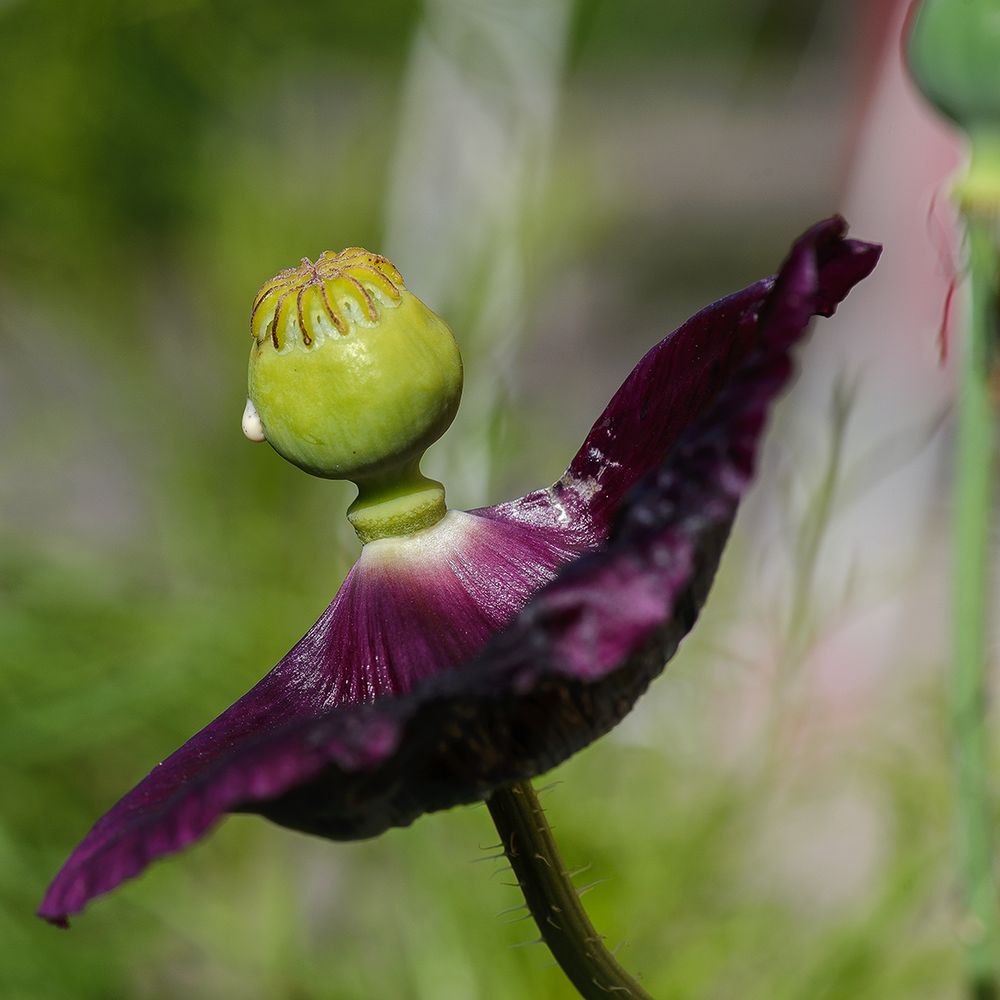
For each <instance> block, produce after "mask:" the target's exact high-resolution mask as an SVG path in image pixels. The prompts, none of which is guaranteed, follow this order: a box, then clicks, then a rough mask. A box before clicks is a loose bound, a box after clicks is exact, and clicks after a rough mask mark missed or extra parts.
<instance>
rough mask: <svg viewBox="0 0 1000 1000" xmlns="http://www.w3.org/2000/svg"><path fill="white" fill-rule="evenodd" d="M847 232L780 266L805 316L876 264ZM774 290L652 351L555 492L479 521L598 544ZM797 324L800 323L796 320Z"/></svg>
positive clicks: (758, 287)
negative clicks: (798, 284)
mask: <svg viewBox="0 0 1000 1000" xmlns="http://www.w3.org/2000/svg"><path fill="white" fill-rule="evenodd" d="M846 230H847V224H846V223H845V222H844V220H843V219H842V218H840V217H839V216H837V217H834V218H832V219H827V220H826V221H824V222H820V223H818V224H817V225H816V226H814V227H813V228H812V229H810V230H809V231H808V232H807V233H806V234H805V235H804V236H802V237H801V239H800V240H799V241H798V243H797V244H796V246H795V248H794V250H793V252H792V255H791V257H790V258H789V260H788V262H787V263H786V265H785V268H784V270H785V271H787V269H788V268H789V267H790V266H793V265H794V264H795V263H796V261H797V262H798V266H804V267H807V268H810V269H811V270H812V273H813V275H814V277H813V280H812V281H811V283H810V285H809V286H808V287H810V289H811V291H810V293H809V299H808V306H809V310H810V315H813V314H815V315H820V316H830V315H832V313H833V311H834V309H835V308H836V306H837V304H838V303H839V302H840V301H841V300H842V299H843V297H844V296H845V295H846V294H847V292H848V291H849V290H850V289H851V288H852V287H853V286H854V285H855V284H857V283H858V282H859V281H860V280H861V279H862V278H864V277H866V276H867V275H868V274H869V273H870V272H871V270H872V268H873V267H874V266H875V262H876V261H877V259H878V254H879V250H878V248H876V247H873V246H872V245H871V244H868V243H862V242H860V241H857V240H845V239H843V236H844V233H845V232H846ZM774 282H775V279H774V278H765V279H764V280H762V281H758V282H756V283H755V284H753V285H750V286H749V287H748V288H744V289H743V290H742V291H740V292H736V293H735V294H734V295H730V296H728V297H727V298H724V299H720V300H719V301H718V302H715V303H713V304H712V305H710V306H708V307H707V308H705V309H703V310H702V311H701V312H699V313H697V314H696V315H695V316H693V317H692V318H691V319H689V320H688V321H687V322H686V323H685V324H684V325H683V326H681V327H679V328H678V329H677V330H675V331H674V332H673V333H672V334H670V335H669V336H668V337H666V338H665V339H663V340H662V341H660V343H658V344H657V345H656V346H655V347H653V348H652V349H651V350H650V351H649V352H648V353H647V354H646V356H645V357H644V358H643V359H642V360H641V361H640V362H639V364H638V365H636V367H635V368H634V369H633V370H632V373H631V374H630V375H629V377H628V378H627V379H626V380H625V382H624V384H623V385H622V386H621V388H620V389H619V390H618V392H616V393H615V395H614V397H613V398H612V400H611V402H610V403H608V405H607V408H606V409H605V410H604V412H603V413H602V414H601V416H600V417H599V418H598V419H597V421H596V422H595V423H594V426H593V427H592V428H591V430H590V433H589V434H588V435H587V438H586V440H585V441H584V442H583V445H582V446H581V448H580V450H579V451H578V452H577V454H576V456H575V458H574V459H573V461H572V462H571V463H570V466H569V468H568V469H567V470H566V474H565V475H564V476H563V477H562V478H561V479H560V480H559V482H557V483H556V484H555V485H554V486H552V487H551V488H550V489H546V490H536V491H535V492H534V493H529V494H527V496H523V497H520V498H519V499H517V500H513V501H510V502H508V503H504V504H499V505H497V506H495V507H487V508H483V509H482V510H480V511H477V513H481V514H483V515H484V516H486V517H501V518H504V519H513V520H519V521H522V522H526V523H532V524H546V525H550V526H556V527H562V528H563V529H564V530H566V531H567V532H568V533H573V534H575V535H577V536H580V535H583V536H584V537H585V539H586V541H587V542H588V543H589V544H591V545H599V544H601V543H602V542H603V541H604V539H605V538H606V537H607V532H608V530H609V529H610V526H611V521H612V519H613V517H614V515H615V512H616V511H617V510H618V508H619V507H620V506H621V502H622V499H623V497H624V495H625V493H626V492H627V491H628V490H629V489H630V488H631V487H632V485H633V484H634V483H635V482H637V481H638V480H639V479H640V478H641V477H642V476H643V475H645V474H646V473H647V472H648V471H649V470H650V469H652V468H654V467H655V466H657V465H659V464H660V463H661V462H662V461H663V459H664V456H665V455H666V454H667V451H668V450H669V449H670V447H671V445H672V444H673V443H674V442H675V441H676V440H677V438H678V436H679V435H680V434H681V433H682V432H683V430H684V428H685V427H688V426H689V425H690V424H692V423H693V422H695V421H696V420H698V419H699V418H700V416H701V415H702V414H703V413H704V412H705V411H706V409H707V408H708V407H709V406H711V405H712V403H713V401H714V400H715V398H716V397H717V395H718V394H719V391H720V390H721V389H722V387H723V386H725V385H726V384H727V382H728V380H729V378H730V376H731V374H732V373H733V371H735V370H736V368H737V367H738V366H739V365H740V364H742V362H743V360H744V359H745V358H746V356H747V354H748V352H749V351H751V350H752V349H753V348H754V346H755V344H756V342H757V330H758V327H759V325H760V323H759V318H760V312H761V309H762V308H763V306H764V304H765V302H766V301H767V300H768V296H769V295H770V293H771V290H772V288H773V286H774ZM800 321H801V322H806V321H808V317H807V318H806V320H802V317H801V316H799V315H797V316H796V322H800Z"/></svg>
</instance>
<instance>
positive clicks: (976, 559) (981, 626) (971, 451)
mask: <svg viewBox="0 0 1000 1000" xmlns="http://www.w3.org/2000/svg"><path fill="white" fill-rule="evenodd" d="M995 226H996V222H995V221H992V220H983V219H982V218H974V217H969V218H968V219H967V232H968V241H969V254H970V267H971V287H972V305H971V312H970V321H969V335H968V339H967V341H966V344H965V350H964V356H963V360H962V372H961V382H960V389H959V396H958V431H957V433H958V441H957V456H956V468H955V504H954V507H955V513H954V518H955V520H954V546H955V551H954V574H955V575H954V607H953V628H954V633H953V644H954V645H953V654H954V673H953V677H952V684H953V687H952V725H953V734H954V735H953V739H954V753H955V772H956V785H957V787H956V797H957V813H958V817H957V818H958V864H959V869H960V876H961V880H962V891H963V902H964V907H965V914H964V917H965V919H964V920H963V928H962V930H963V933H962V940H963V943H964V946H965V958H966V969H967V975H968V981H969V995H970V996H971V997H974V998H976V1000H986V998H993V997H997V996H998V982H1000V975H998V971H1000V970H998V955H1000V948H998V944H1000V914H998V905H997V892H996V882H995V878H994V874H993V824H994V819H995V816H994V808H993V800H992V796H991V793H990V781H989V759H990V746H989V732H988V728H987V705H986V682H987V668H988V665H989V624H990V622H989V609H990V606H991V603H992V602H991V599H990V592H991V588H990V559H989V552H990V536H991V514H992V509H993V481H994V475H995V461H994V459H995V445H996V428H995V423H996V419H997V413H996V410H995V407H994V405H993V401H992V398H991V393H990V383H989V379H990V372H991V368H992V366H993V362H994V360H995V359H994V356H993V355H994V351H995V347H996V339H997V335H998V332H1000V331H998V322H997V308H998V298H997V281H998V272H997V252H998V247H997V232H996V229H995Z"/></svg>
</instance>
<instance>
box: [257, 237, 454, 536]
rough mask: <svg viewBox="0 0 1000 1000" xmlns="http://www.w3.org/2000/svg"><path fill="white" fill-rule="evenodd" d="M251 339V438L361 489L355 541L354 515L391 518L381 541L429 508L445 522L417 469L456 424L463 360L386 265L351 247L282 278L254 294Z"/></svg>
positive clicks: (439, 495)
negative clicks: (389, 514) (368, 512)
mask: <svg viewBox="0 0 1000 1000" xmlns="http://www.w3.org/2000/svg"><path fill="white" fill-rule="evenodd" d="M250 333H251V336H252V338H253V345H252V346H251V349H250V371H249V379H248V395H249V400H248V404H247V410H246V412H245V413H244V419H243V427H244V431H245V432H246V433H247V436H248V437H250V438H251V439H252V440H265V439H266V440H267V441H268V442H269V443H270V445H271V446H272V447H273V448H274V450H275V451H277V452H278V453H279V454H280V455H281V456H282V457H283V458H286V459H288V461H290V462H292V463H294V464H295V465H297V466H299V467H300V468H302V469H304V470H305V471H306V472H309V473H312V474H313V475H315V476H322V477H324V478H327V479H349V480H352V481H353V482H355V483H357V484H358V487H359V497H358V500H357V501H356V502H355V505H354V506H353V507H352V508H351V512H350V513H349V516H350V517H351V519H352V521H353V522H355V527H356V528H357V529H358V533H359V534H360V535H362V538H363V540H370V539H369V538H368V537H365V534H366V533H363V532H362V529H361V528H360V527H359V526H358V523H357V521H356V518H355V515H356V516H357V518H358V519H362V520H363V518H364V514H363V511H364V509H365V508H367V507H372V506H379V507H380V509H382V510H383V512H384V511H386V510H392V511H395V514H394V515H393V517H394V519H395V520H394V528H393V530H392V531H389V532H387V533H403V532H405V531H406V530H415V527H420V526H421V525H422V523H423V522H424V521H426V520H427V519H428V517H430V513H429V512H428V511H429V510H430V508H431V507H432V508H433V511H432V512H431V513H434V514H435V515H436V516H441V514H443V513H444V492H443V490H442V489H441V487H440V484H438V483H433V482H432V481H430V480H427V479H425V478H424V477H423V476H422V475H421V474H420V471H419V465H420V458H421V456H422V455H423V453H424V450H425V449H426V448H428V447H429V446H430V445H431V444H432V443H433V442H434V441H436V440H437V439H438V438H439V437H440V436H441V435H442V434H443V433H444V432H445V431H446V430H447V429H448V426H449V425H450V424H451V422H452V420H453V419H454V416H455V412H456V410H457V409H458V403H459V399H460V398H461V395H462V359H461V356H460V354H459V352H458V346H457V345H456V343H455V340H454V338H453V337H452V335H451V331H450V330H449V329H448V327H447V326H446V325H445V323H444V322H443V321H442V320H441V319H439V318H438V317H437V316H436V315H435V314H434V313H433V312H432V311H431V310H430V309H428V308H427V306H425V305H424V304H423V303H422V302H421V301H420V300H419V299H418V298H416V297H415V296H414V295H412V294H411V293H410V292H408V291H407V290H406V287H405V285H404V284H403V279H402V277H401V276H400V274H399V272H398V271H397V270H396V268H395V267H394V266H393V265H392V264H391V263H390V262H389V261H388V260H386V258H385V257H381V256H379V255H378V254H373V253H369V252H368V251H367V250H363V249H361V248H360V247H348V248H347V249H346V250H341V251H340V253H333V252H332V251H329V250H328V251H326V252H325V253H323V254H322V255H321V256H320V258H319V259H318V260H317V261H316V262H315V263H313V262H312V261H310V260H308V259H303V261H302V263H301V264H300V265H299V266H298V267H293V268H289V269H287V270H285V271H281V272H280V273H278V274H277V275H275V277H274V278H272V279H271V280H270V281H268V282H266V283H265V284H264V285H263V286H262V287H261V289H260V291H259V292H258V293H257V297H256V299H255V300H254V304H253V309H252V311H251V314H250ZM421 494H427V495H426V496H423V498H422V499H420V495H421ZM414 496H416V499H417V502H416V507H415V506H414V502H413V498H414ZM401 498H410V499H401ZM386 504H388V507H386V506H385V505H386ZM421 505H423V506H427V505H430V507H429V508H428V511H425V512H424V513H423V514H421V513H420V512H419V511H420V509H421ZM415 511H416V513H415ZM435 519H436V517H435ZM431 523H432V522H431ZM380 530H381V529H373V531H375V532H376V533H375V534H372V532H371V531H369V532H367V535H369V536H370V537H380V535H379V534H378V531H380Z"/></svg>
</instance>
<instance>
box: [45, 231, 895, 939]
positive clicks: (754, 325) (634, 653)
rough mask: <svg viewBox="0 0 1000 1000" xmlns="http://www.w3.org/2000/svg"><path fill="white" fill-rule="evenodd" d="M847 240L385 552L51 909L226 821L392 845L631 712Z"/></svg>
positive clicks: (846, 260) (690, 611) (73, 906)
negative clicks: (577, 429) (383, 836)
mask: <svg viewBox="0 0 1000 1000" xmlns="http://www.w3.org/2000/svg"><path fill="white" fill-rule="evenodd" d="M845 229H846V226H845V224H844V222H843V220H841V219H839V218H834V219H830V220H828V221H826V222H822V223H820V224H818V225H817V226H815V227H814V228H812V229H811V230H809V231H808V232H807V233H806V234H805V235H804V236H802V237H801V239H800V240H799V241H798V242H797V243H796V244H795V246H794V248H793V249H792V251H791V254H790V255H789V257H788V259H787V261H786V262H785V264H784V266H783V267H782V269H781V271H780V273H779V274H778V275H777V276H776V277H775V278H768V279H765V280H763V281H759V282H757V283H756V284H754V285H751V286H750V287H748V288H746V289H744V290H743V291H741V292H737V293H736V294H735V295H731V296H729V297H728V298H725V299H722V300H721V301H719V302H716V303H715V304H713V305H711V306H709V307H708V308H706V309H704V310H703V311H702V312H700V313H698V314H697V315H696V316H694V317H693V318H692V319H690V320H688V322H687V323H685V324H684V325H683V326H682V327H680V328H679V329H678V330H676V331H674V332H673V333H672V334H670V335H669V336H667V337H666V338H665V339H664V340H662V341H661V342H660V343H659V344H657V345H656V346H655V347H654V348H653V349H652V350H651V351H650V352H649V353H648V354H647V355H646V356H645V357H644V358H643V359H642V361H640V362H639V364H638V365H637V366H636V368H635V369H634V370H633V371H632V373H631V375H629V377H628V379H627V380H626V381H625V383H624V384H623V385H622V387H621V388H620V389H619V390H618V392H617V393H616V394H615V396H614V398H613V399H612V400H611V402H610V403H609V404H608V407H607V408H606V409H605V411H604V413H603V414H602V415H601V416H600V418H599V419H598V421H597V423H595V424H594V426H593V428H592V430H591V432H590V434H589V435H588V436H587V439H586V441H584V443H583V446H582V447H581V448H580V450H579V452H578V453H577V455H576V457H575V458H574V459H573V461H572V463H571V464H570V466H569V469H568V470H567V472H566V474H565V475H564V476H563V477H562V478H561V479H560V480H559V482H558V483H556V484H555V485H554V486H552V487H551V488H548V489H543V490H537V491H535V492H534V493H529V494H528V495H526V496H523V497H521V498H519V499H517V500H512V501H509V502H507V503H502V504H498V505H497V506H494V507H484V508H481V509H479V510H474V511H469V512H467V513H465V512H459V511H450V512H449V513H448V514H446V515H445V517H444V518H443V519H442V520H440V521H438V522H437V523H436V524H434V525H433V526H432V527H428V528H424V529H422V530H419V531H417V532H415V533H412V534H409V535H406V536H404V537H390V538H380V539H377V540H374V541H370V542H368V543H367V544H366V545H365V546H364V548H363V550H362V552H361V556H360V558H359V559H358V561H357V563H356V564H355V566H354V567H353V569H352V570H351V572H350V573H349V574H348V576H347V579H346V580H345V581H344V583H343V585H342V587H341V588H340V591H339V592H338V593H337V596H336V597H335V598H334V600H333V603H332V604H331V605H330V606H329V608H327V610H326V611H325V612H324V613H323V615H322V616H321V617H320V619H319V621H318V622H316V624H315V625H314V626H313V627H312V628H311V629H310V630H309V631H308V633H307V634H306V635H305V636H304V637H303V638H302V639H301V640H300V641H299V642H298V643H297V644H296V645H295V647H294V648H293V649H292V650H291V651H290V652H289V653H288V654H287V655H286V656H285V657H284V658H283V659H282V660H281V662H280V663H279V664H278V665H277V666H276V667H275V668H274V669H273V670H272V671H271V672H270V673H269V674H268V675H267V676H266V677H265V678H264V679H263V680H262V681H261V682H260V683H259V684H258V685H257V686H256V687H254V688H253V689H252V690H251V691H250V692H248V693H247V694H246V695H244V696H243V697H242V698H241V699H240V700H239V701H237V702H236V703H235V704H234V705H232V706H231V707H230V708H229V709H227V710H226V711H225V712H224V713H223V714H222V715H220V716H219V717H218V718H217V719H216V720H215V721H214V722H212V723H210V724H209V725H208V726H206V727H205V728H204V729H203V730H202V731H201V732H200V733H198V734H197V735H196V736H194V737H193V738H192V739H190V740H189V741H188V742H187V743H185V744H184V746H182V747H181V748H180V749H179V750H177V751H175V752H174V753H173V754H172V755H171V756H170V757H168V758H167V759H166V760H165V761H164V762H163V763H161V764H159V765H157V767H156V768H154V769H153V771H152V772H151V773H150V774H149V775H148V776H147V777H146V778H145V779H144V780H143V781H141V782H140V783H139V784H138V785H137V786H136V787H135V788H134V789H133V790H132V791H131V792H130V793H129V794H128V795H126V796H125V797H124V798H123V799H122V800H121V801H120V802H118V804H117V805H115V806H114V807H113V808H112V809H111V811H110V812H109V813H108V814H107V815H106V816H104V817H103V818H102V819H101V820H100V821H99V822H98V823H97V824H96V825H95V826H94V828H93V829H92V830H91V831H90V833H89V834H88V835H87V837H86V838H85V839H84V840H83V842H82V843H81V844H80V845H79V847H77V849H76V850H75V851H74V852H73V854H72V855H71V856H70V858H69V860H68V861H67V862H66V864H65V865H64V866H63V868H62V870H61V871H60V872H59V874H58V875H57V876H56V878H55V880H54V881H53V883H52V885H51V887H50V888H49V891H48V893H47V895H46V896H45V899H44V901H43V903H42V905H41V908H40V910H39V914H40V915H41V916H42V917H44V918H45V919H47V920H50V921H52V922H53V923H56V924H61V925H65V923H66V918H67V916H68V915H70V914H72V913H76V912H77V911H79V910H80V909H82V908H83V907H84V906H85V905H86V903H87V902H88V901H89V900H90V899H92V898H93V897H94V896H97V895H100V894H101V893H105V892H108V891H110V890H111V889H113V888H115V887H116V886H117V885H118V884H119V883H121V882H122V881H123V880H125V879H127V878H130V877H132V876H134V875H137V874H138V873H139V872H140V871H142V870H143V869H144V868H145V867H146V865H148V864H149V863H150V862H151V861H152V860H154V859H155V858H158V857H161V856H163V855H166V854H170V853H172V852H174V851H177V850H180V849H181V848H183V847H186V846H187V845H188V844H191V843H192V842H194V841H195V840H197V839H198V838H200V837H201V836H203V835H204V834H205V833H206V832H207V831H208V830H209V829H210V828H211V827H212V826H214V825H215V823H217V822H218V820H219V819H220V818H221V817H222V816H223V815H224V814H225V813H226V812H255V813H259V814H261V815H263V816H266V817H267V818H269V819H271V820H274V821H275V822H277V823H281V824H283V825H285V826H289V827H292V828H294V829H298V830H304V831H306V832H309V833H315V834H320V835H322V836H325V837H330V838H333V839H353V838H360V837H370V836H373V835H375V834H378V833H381V832H382V831H384V830H386V829H387V828H389V827H391V826H402V825H406V824H408V823H410V822H412V821H413V820H414V819H416V818H417V817H418V816H420V815H421V814H422V813H425V812H430V811H433V810H436V809H445V808H448V807H450V806H454V805H457V804H459V803H467V802H472V801H476V800H479V799H483V798H485V797H486V796H487V795H489V793H490V792H491V791H492V790H494V789H496V788H498V787H499V786H502V785H505V784H507V783H509V782H512V781H517V780H522V779H525V778H529V777H531V776H534V775H537V774H540V773H541V772H544V771H546V770H548V769H550V768H552V767H553V766H555V765H556V764H558V763H560V762H561V761H563V760H565V759H566V758H567V757H568V756H570V755H571V754H573V753H575V752H576V751H577V750H579V749H581V748H582V747H584V746H586V745H587V744H588V743H590V742H591V741H592V740H594V739H596V738H597V737H598V736H601V735H602V734H603V733H606V732H607V731H608V730H609V729H611V728H612V727H613V726H614V725H616V724H617V723H618V722H619V721H620V720H621V719H622V717H623V716H624V715H625V714H626V713H627V712H628V711H629V710H630V709H631V708H632V705H633V704H634V702H635V701H636V699H637V698H638V697H639V695H640V694H642V692H643V691H644V690H645V688H646V686H647V685H648V684H649V682H650V681H651V680H652V679H653V678H654V677H655V676H656V675H657V674H658V673H659V672H660V671H661V670H662V668H663V665H664V663H665V661H666V660H667V659H668V658H669V657H670V656H671V655H672V654H673V652H674V650H675V649H676V648H677V645H678V643H679V642H680V640H681V639H682V638H683V636H684V635H685V634H686V633H687V632H688V631H689V630H690V629H691V627H692V626H693V624H694V622H695V619H696V618H697V615H698V611H699V609H700V607H701V605H702V603H703V601H704V599H705V596H706V594H707V592H708V589H709V586H710V584H711V581H712V577H713V574H714V573H715V569H716V566H717V564H718V561H719V557H720V555H721V552H722V548H723V546H724V544H725V541H726V537H727V534H728V532H729V528H730V526H731V524H732V521H733V517H734V515H735V513H736V508H737V505H738V503H739V500H740V498H741V497H742V495H743V494H744V493H745V491H746V489H747V487H748V485H749V483H750V481H751V479H752V476H753V472H754V466H755V462H756V455H757V451H758V446H759V441H760V438H761V434H762V430H763V427H764V424H765V420H766V417H767V413H768V410H769V408H770V406H771V404H772V402H773V401H774V399H775V397H776V396H777V395H778V394H779V393H780V391H781V390H782V388H783V387H784V385H785V384H786V383H787V381H788V379H789V376H790V374H791V372H792V363H791V359H790V352H791V350H792V348H793V347H794V346H795V344H796V343H797V342H798V341H799V340H800V339H801V338H802V336H803V334H804V332H805V330H806V327H807V325H808V323H809V320H810V318H811V317H812V316H813V315H817V314H818V315H823V316H829V315H831V314H832V313H833V312H834V310H835V308H836V306H837V304H838V303H839V302H840V301H841V300H842V299H843V298H844V296H845V295H846V294H847V293H848V292H849V291H850V289H851V288H852V286H853V285H854V284H856V283H857V282H858V281H860V280H861V279H862V278H864V277H865V276H867V275H868V274H869V273H870V272H871V270H872V269H873V267H874V266H875V263H876V261H877V259H878V255H879V248H878V247H876V246H873V245H871V244H867V243H861V242H858V241H853V240H846V239H844V238H843V234H844V232H845ZM299 308H300V309H301V308H302V307H301V299H300V305H299Z"/></svg>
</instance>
